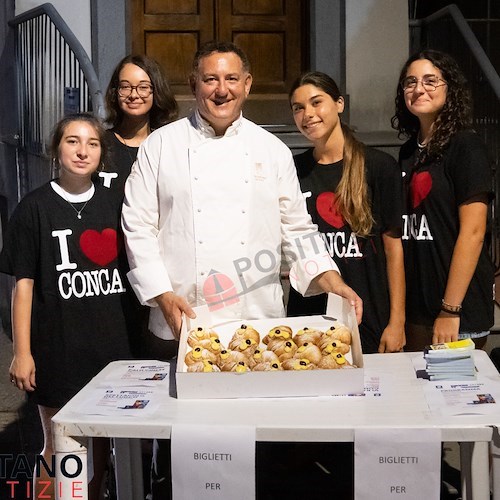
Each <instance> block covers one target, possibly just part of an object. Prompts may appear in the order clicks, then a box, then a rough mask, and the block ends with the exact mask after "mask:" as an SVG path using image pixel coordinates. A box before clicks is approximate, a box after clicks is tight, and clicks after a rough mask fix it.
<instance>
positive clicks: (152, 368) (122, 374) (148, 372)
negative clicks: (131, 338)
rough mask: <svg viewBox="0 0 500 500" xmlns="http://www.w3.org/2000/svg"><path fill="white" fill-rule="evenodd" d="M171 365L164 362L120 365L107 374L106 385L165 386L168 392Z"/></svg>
mask: <svg viewBox="0 0 500 500" xmlns="http://www.w3.org/2000/svg"><path fill="white" fill-rule="evenodd" d="M169 373H170V364H169V363H165V362H162V361H140V362H131V363H124V364H119V365H117V366H116V367H114V368H113V370H111V371H110V373H108V374H107V376H106V378H105V379H104V381H105V384H109V385H112V386H113V387H117V386H127V387H130V386H151V387H161V386H164V388H165V389H167V390H168V386H169Z"/></svg>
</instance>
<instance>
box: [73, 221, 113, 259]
mask: <svg viewBox="0 0 500 500" xmlns="http://www.w3.org/2000/svg"><path fill="white" fill-rule="evenodd" d="M80 248H81V249H82V252H83V253H84V254H85V256H86V257H87V258H88V259H89V260H91V261H92V262H94V263H95V264H99V265H100V266H105V265H106V264H109V263H110V262H112V261H113V260H115V259H116V257H117V255H118V235H117V234H116V231H115V230H114V229H103V230H102V231H101V232H99V231H96V230H94V229H87V230H86V231H84V232H83V233H82V235H81V236H80Z"/></svg>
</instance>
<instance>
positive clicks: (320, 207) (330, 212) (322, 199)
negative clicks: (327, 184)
mask: <svg viewBox="0 0 500 500" xmlns="http://www.w3.org/2000/svg"><path fill="white" fill-rule="evenodd" d="M335 200H336V196H335V193H331V192H329V191H327V192H325V193H321V194H320V195H319V196H318V197H317V198H316V210H317V211H318V214H319V215H320V217H321V218H322V219H323V220H324V221H325V222H327V223H328V224H330V226H333V227H335V228H337V229H340V228H341V227H343V226H345V221H344V218H343V217H342V215H341V214H339V212H338V211H337V206H336V203H335Z"/></svg>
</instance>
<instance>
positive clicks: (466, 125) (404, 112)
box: [391, 49, 472, 160]
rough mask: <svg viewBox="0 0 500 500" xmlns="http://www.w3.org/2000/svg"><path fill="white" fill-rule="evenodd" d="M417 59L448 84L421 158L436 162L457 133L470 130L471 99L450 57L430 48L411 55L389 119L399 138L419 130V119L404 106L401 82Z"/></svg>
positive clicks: (465, 84)
mask: <svg viewBox="0 0 500 500" xmlns="http://www.w3.org/2000/svg"><path fill="white" fill-rule="evenodd" d="M420 59H427V60H428V61H430V62H431V63H432V64H433V65H434V66H435V67H436V68H438V69H439V71H441V73H442V75H443V79H444V80H445V81H446V83H447V93H446V101H445V104H444V106H443V109H442V110H441V112H440V113H439V115H438V117H437V118H436V121H435V122H434V126H433V131H432V136H431V138H430V140H429V142H428V143H427V146H426V148H425V150H424V151H423V154H422V158H421V160H424V159H430V158H433V159H435V160H439V159H440V158H441V157H442V155H443V151H444V150H445V149H446V147H447V146H448V144H449V142H450V139H451V137H452V136H453V135H454V134H455V133H456V132H458V131H459V130H464V129H470V128H472V97H471V93H470V90H469V88H468V85H467V80H466V78H465V76H464V74H463V73H462V71H461V70H460V68H459V66H458V64H457V62H456V61H455V59H453V58H452V57H451V56H450V55H448V54H446V53H444V52H440V51H437V50H430V49H429V50H422V51H421V52H417V53H416V54H413V55H412V56H411V57H410V58H409V59H408V60H407V61H406V63H405V64H404V66H403V69H402V70H401V74H400V75H399V81H398V88H397V91H396V99H395V105H396V112H395V114H394V116H393V117H392V119H391V125H392V128H394V129H396V130H397V131H398V132H399V134H398V135H399V136H400V137H407V138H410V137H417V134H418V132H419V130H420V122H419V120H418V118H417V117H416V116H415V115H413V114H412V113H410V111H408V108H407V107H406V103H405V97H404V90H403V88H402V87H401V81H402V80H403V78H405V77H406V73H407V71H408V68H409V67H410V65H411V64H412V63H413V62H415V61H418V60H420Z"/></svg>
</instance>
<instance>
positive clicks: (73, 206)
mask: <svg viewBox="0 0 500 500" xmlns="http://www.w3.org/2000/svg"><path fill="white" fill-rule="evenodd" d="M92 187H93V186H92ZM61 193H62V195H63V198H64V199H65V200H66V201H67V202H68V203H69V204H70V205H71V208H73V210H74V211H75V212H76V217H77V218H78V219H81V218H82V212H83V210H84V209H85V207H86V206H87V203H88V202H89V201H90V199H91V198H92V195H93V194H94V190H93V189H92V188H90V189H89V197H88V198H87V199H86V200H85V203H83V206H82V208H80V210H78V208H76V207H75V204H74V203H72V202H71V201H69V200H68V198H66V194H67V193H66V191H64V189H61Z"/></svg>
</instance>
